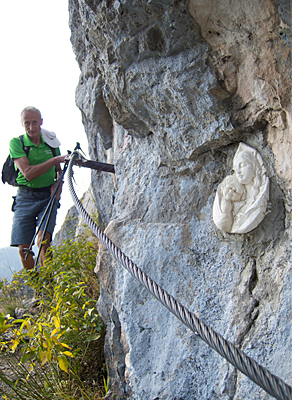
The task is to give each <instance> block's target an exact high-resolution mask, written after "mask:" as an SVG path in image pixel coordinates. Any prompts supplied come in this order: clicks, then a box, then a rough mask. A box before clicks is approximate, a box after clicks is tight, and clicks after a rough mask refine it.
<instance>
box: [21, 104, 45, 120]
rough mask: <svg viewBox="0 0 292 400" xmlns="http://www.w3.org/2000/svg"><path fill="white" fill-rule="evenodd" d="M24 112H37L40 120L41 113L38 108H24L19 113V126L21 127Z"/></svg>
mask: <svg viewBox="0 0 292 400" xmlns="http://www.w3.org/2000/svg"><path fill="white" fill-rule="evenodd" d="M26 111H35V112H37V113H38V114H39V116H40V119H42V114H41V112H40V110H39V109H38V108H36V107H32V106H28V107H25V108H24V109H23V110H22V111H21V114H20V122H21V125H23V114H24V113H25V112H26Z"/></svg>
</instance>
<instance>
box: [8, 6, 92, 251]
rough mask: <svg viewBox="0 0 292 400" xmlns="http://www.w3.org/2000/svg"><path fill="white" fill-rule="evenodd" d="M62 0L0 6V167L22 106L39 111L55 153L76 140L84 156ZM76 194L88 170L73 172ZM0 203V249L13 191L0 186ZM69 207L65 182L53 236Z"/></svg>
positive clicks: (76, 74)
mask: <svg viewBox="0 0 292 400" xmlns="http://www.w3.org/2000/svg"><path fill="white" fill-rule="evenodd" d="M68 21H69V14H68V1H67V0H50V1H47V0H26V1H23V0H14V1H4V0H1V3H0V45H1V62H0V76H1V94H0V102H1V107H0V110H1V111H0V112H1V133H2V134H1V147H0V165H1V170H2V165H3V163H4V161H5V160H6V157H7V155H8V152H9V148H8V147H9V141H10V139H11V138H12V137H14V136H19V135H20V134H22V133H24V130H23V127H22V126H21V123H20V117H19V115H20V112H21V110H22V109H23V108H24V107H26V106H34V107H37V108H39V109H40V110H41V113H42V116H43V120H44V123H43V127H44V128H46V129H48V130H51V131H54V132H55V133H56V134H57V137H58V138H59V140H60V141H61V153H62V154H66V153H67V150H74V147H75V145H76V142H77V141H78V142H80V144H81V148H82V149H83V151H84V152H85V153H86V154H88V143H87V139H86V135H85V132H84V128H83V125H82V123H81V113H80V111H79V109H78V108H77V107H76V105H75V89H76V86H77V84H78V79H79V74H80V71H79V67H78V64H77V62H76V61H75V55H74V53H73V50H72V46H71V42H70V29H69V26H68ZM74 171H76V172H75V173H74V175H75V180H76V183H77V185H78V186H77V189H76V191H77V194H78V196H79V195H80V196H81V195H82V193H83V192H84V191H85V190H86V189H87V187H88V185H89V181H90V170H89V169H87V168H83V169H82V168H77V167H75V168H74ZM0 187H1V197H0V198H1V202H0V205H1V206H0V223H1V224H0V226H1V228H0V247H6V246H9V245H10V233H11V225H12V217H13V213H12V212H11V204H12V198H11V196H12V195H15V194H16V191H17V189H16V188H13V187H12V186H9V185H8V184H5V185H3V183H2V181H0ZM72 205H73V201H72V200H71V196H70V193H69V191H68V186H67V183H66V178H65V185H64V190H63V195H62V199H61V209H60V210H59V215H58V218H57V227H56V231H55V232H57V231H58V230H59V228H60V226H61V224H62V222H63V219H64V217H65V216H66V213H67V210H68V209H69V208H70V207H71V206H72Z"/></svg>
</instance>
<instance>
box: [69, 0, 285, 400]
mask: <svg viewBox="0 0 292 400" xmlns="http://www.w3.org/2000/svg"><path fill="white" fill-rule="evenodd" d="M69 11H70V28H71V31H72V37H71V40H72V44H73V48H74V51H75V54H76V59H77V61H78V63H79V66H80V70H81V75H80V82H79V85H78V87H77V91H76V102H77V105H78V107H79V108H80V110H81V112H82V117H83V123H84V126H85V129H86V133H87V136H88V142H89V150H90V157H91V158H92V159H96V160H99V161H103V162H111V163H114V164H115V170H116V174H115V176H112V175H111V174H106V173H97V172H93V173H92V187H93V194H94V200H95V203H96V206H97V209H98V212H99V217H100V220H101V221H102V222H103V223H104V225H105V227H106V233H107V235H108V236H109V238H110V239H111V240H112V241H113V242H114V243H115V244H116V245H117V246H119V247H120V248H121V250H122V251H123V252H124V253H125V254H126V255H127V256H128V257H129V258H130V259H131V260H133V261H134V262H135V263H136V264H137V265H138V266H139V267H140V268H141V269H142V270H143V271H145V272H146V273H147V274H149V276H150V277H151V278H152V279H153V280H155V281H156V282H157V283H158V284H159V285H161V286H162V287H163V288H164V289H165V290H167V291H168V293H170V294H171V295H173V296H174V297H175V298H176V299H177V300H179V301H180V302H181V303H182V304H183V305H184V306H186V307H187V308H188V309H189V310H190V311H192V312H194V313H195V314H196V315H198V316H199V317H200V318H201V319H202V320H203V321H204V322H205V323H207V324H208V325H209V326H211V327H212V328H213V329H214V330H215V331H217V332H219V333H220V334H221V335H222V336H224V337H225V338H226V339H228V340H230V341H231V342H234V343H235V344H236V345H237V346H238V347H239V348H241V349H242V350H243V351H244V352H245V353H246V354H248V355H249V356H251V357H252V358H254V359H255V360H256V361H257V362H258V363H260V364H261V365H263V366H265V367H266V368H267V369H269V370H270V372H272V373H273V374H275V375H277V376H279V377H281V378H282V379H283V380H284V381H285V382H286V383H288V384H290V385H292V359H291V346H292V333H291V319H292V308H291V304H292V294H291V293H292V291H291V289H292V267H291V265H292V262H291V261H292V255H291V247H290V242H291V235H292V230H291V205H292V203H291V189H292V175H291V174H292V173H291V155H292V144H291V124H292V122H291V111H292V104H291V89H292V83H291V79H292V76H291V4H290V1H289V0H281V1H276V0H273V1H272V0H261V1H257V0H247V1H245V2H242V1H239V0H235V1H231V2H230V1H227V0H210V1H208V2H205V1H203V0H190V1H185V0H181V1H177V0H168V1H164V0H159V1H158V0H149V1H143V0H120V1H119V0H103V1H99V0H70V1H69ZM239 142H243V143H245V144H247V145H249V146H251V147H253V148H255V149H256V150H257V151H258V152H259V154H260V155H261V157H262V158H263V161H264V164H265V166H266V169H267V172H266V173H267V176H268V178H269V181H270V195H269V199H270V203H269V207H268V211H267V215H266V216H265V218H264V219H263V221H262V222H261V223H260V225H259V226H258V227H257V228H256V229H254V230H252V231H251V232H249V233H246V234H232V233H231V234H229V233H225V232H221V231H220V230H219V229H218V228H217V227H216V225H215V224H214V222H213V220H212V205H213V202H214V198H215V194H216V190H217V188H218V185H219V184H220V182H222V180H223V179H224V177H226V176H227V175H230V174H231V173H232V160H233V157H234V155H235V152H236V150H237V148H238V143H239ZM96 270H97V274H98V276H99V279H100V284H101V297H100V301H99V305H98V306H99V310H100V313H101V315H102V317H103V319H104V320H105V322H106V323H107V326H108V331H107V342H106V348H105V352H106V358H107V363H108V365H109V367H110V375H111V385H112V386H111V395H109V398H115V399H117V398H120V399H123V398H129V399H133V400H134V399H135V400H138V399H139V400H146V399H147V400H148V399H149V400H150V399H151V400H152V399H167V400H175V399H176V400H178V399H184V400H188V399H200V400H201V399H210V400H215V399H224V400H225V399H226V400H227V399H228V400H230V399H233V400H241V399H246V400H247V399H249V400H250V399H257V400H260V399H269V398H271V396H269V395H268V394H267V393H266V392H265V391H264V390H262V389H261V388H260V387H258V386H257V385H256V384H254V383H253V382H252V381H251V380H249V379H248V378H247V377H246V376H245V375H243V374H241V373H240V372H238V371H237V370H236V369H235V368H234V367H233V366H232V365H230V364H229V363H228V362H227V361H226V360H225V359H223V358H222V357H221V356H219V355H218V354H217V353H216V352H215V351H214V350H212V349H211V348H209V347H208V346H207V345H206V344H205V343H204V342H203V341H202V340H200V339H199V338H198V336H196V335H195V334H193V333H192V332H191V331H190V330H189V329H188V328H186V327H185V326H184V325H183V324H182V323H180V322H179V321H178V320H177V319H176V318H175V317H174V316H173V315H172V314H171V313H170V312H169V311H168V310H167V309H166V308H164V307H163V306H162V305H161V304H160V303H159V302H158V301H157V300H155V299H154V298H153V297H152V296H151V295H150V294H149V293H148V292H147V290H146V289H144V288H143V287H142V286H141V285H140V283H138V282H137V281H136V280H135V279H134V278H133V277H132V276H131V275H130V274H129V273H128V272H127V271H125V269H124V268H123V267H122V266H121V264H120V263H119V262H118V261H116V260H115V259H114V258H113V257H112V256H111V255H110V254H109V252H108V251H107V250H105V249H104V248H101V249H100V252H99V255H98V261H97V268H96Z"/></svg>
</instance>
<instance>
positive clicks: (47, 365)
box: [0, 238, 107, 399]
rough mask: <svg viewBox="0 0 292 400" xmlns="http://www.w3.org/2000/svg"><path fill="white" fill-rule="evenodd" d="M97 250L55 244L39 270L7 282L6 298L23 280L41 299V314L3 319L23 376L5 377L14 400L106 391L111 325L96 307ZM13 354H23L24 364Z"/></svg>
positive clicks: (6, 352)
mask: <svg viewBox="0 0 292 400" xmlns="http://www.w3.org/2000/svg"><path fill="white" fill-rule="evenodd" d="M96 253H97V249H96V245H95V244H94V243H92V242H89V241H86V240H84V239H81V238H79V239H75V240H69V241H65V242H63V244H62V245H61V246H59V247H58V248H52V250H51V254H50V255H49V257H47V259H46V262H45V264H44V266H43V267H41V268H40V270H39V273H38V274H36V273H35V272H30V271H24V272H23V273H22V274H20V277H19V279H14V280H13V281H12V283H11V284H8V283H7V282H6V284H5V285H3V286H2V289H1V292H2V296H4V297H5V296H6V295H7V293H10V292H11V291H12V292H13V291H15V292H16V293H17V291H19V290H21V285H20V284H19V282H21V280H22V281H23V282H24V283H25V284H26V285H29V286H31V287H32V288H33V289H34V290H35V292H36V293H38V294H39V298H40V300H39V304H38V310H39V311H38V313H37V314H36V315H30V314H29V313H28V314H27V315H25V316H24V317H23V318H22V319H21V320H16V319H13V318H12V316H11V315H10V316H7V317H4V316H3V314H2V316H1V317H0V333H1V332H2V333H3V332H5V330H6V331H7V329H6V328H7V326H9V325H10V327H9V329H12V331H13V336H12V338H11V339H9V340H6V341H5V340H2V350H1V354H0V355H1V357H6V362H7V363H8V362H9V365H10V369H13V371H14V373H15V374H16V375H17V376H18V380H17V382H16V383H15V382H10V381H9V380H7V378H6V377H5V376H3V374H2V376H1V375H0V379H2V380H3V381H5V383H6V385H8V386H9V387H10V389H11V394H10V397H9V398H10V399H14V398H15V399H20V398H26V399H33V398H36V397H33V396H34V394H33V393H38V396H39V397H37V398H44V399H45V398H50V399H87V398H88V399H97V398H100V397H101V396H102V395H103V394H105V389H104V387H103V386H104V382H107V379H106V378H104V376H106V368H105V364H104V358H103V343H104V336H105V327H104V324H103V322H102V320H101V318H100V316H99V315H98V313H97V310H96V302H97V300H98V297H99V286H98V281H97V278H96V275H95V273H94V267H95V261H96ZM1 318H2V319H1ZM5 320H6V321H5ZM1 321H2V322H1ZM1 323H2V325H1ZM11 325H12V326H11ZM1 326H2V330H1ZM11 353H14V354H15V356H16V355H18V356H19V357H18V358H19V360H20V364H19V366H18V361H16V359H17V357H14V358H13V357H11ZM24 371H25V373H24ZM32 387H33V388H34V390H32ZM40 391H41V394H42V396H43V397H41V395H40ZM0 393H1V389H0ZM11 396H15V397H11ZM17 396H18V397H17ZM21 396H23V397H21ZM29 396H31V397H29Z"/></svg>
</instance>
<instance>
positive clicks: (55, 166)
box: [9, 107, 66, 270]
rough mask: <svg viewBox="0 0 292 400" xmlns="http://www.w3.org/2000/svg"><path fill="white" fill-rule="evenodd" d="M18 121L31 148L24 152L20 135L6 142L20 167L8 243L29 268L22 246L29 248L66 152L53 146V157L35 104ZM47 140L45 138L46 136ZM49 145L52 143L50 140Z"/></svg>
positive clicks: (46, 240) (49, 230) (51, 225)
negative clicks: (9, 242)
mask: <svg viewBox="0 0 292 400" xmlns="http://www.w3.org/2000/svg"><path fill="white" fill-rule="evenodd" d="M21 122H22V125H23V126H24V129H25V132H26V133H25V134H24V136H23V143H24V146H29V147H30V150H29V153H28V156H26V153H25V151H24V150H23V145H22V143H21V140H20V138H19V137H15V138H13V139H11V141H10V143H9V151H10V156H11V158H12V159H13V161H14V163H15V165H16V167H17V168H18V169H19V173H18V177H17V179H16V181H17V183H18V185H19V188H18V190H17V195H16V199H15V203H14V204H13V211H14V217H13V224H12V232H11V246H15V247H16V246H18V251H19V255H20V257H21V261H22V265H23V267H24V268H25V269H27V270H30V269H32V268H34V259H33V257H32V255H31V254H29V255H28V256H27V258H26V259H25V257H26V253H25V252H24V251H23V249H25V248H28V247H29V245H30V242H31V241H32V239H33V236H34V234H35V231H36V227H37V226H38V224H39V222H40V221H41V219H42V216H43V215H44V212H45V210H46V208H47V205H48V203H49V201H50V197H51V196H52V195H53V193H54V190H55V188H56V185H57V179H59V178H60V175H61V167H60V163H63V162H64V159H65V157H66V156H61V155H60V150H59V148H56V151H55V152H56V157H54V155H53V153H52V149H51V148H50V146H49V145H48V144H47V143H46V141H45V140H44V137H43V136H44V135H42V132H41V125H42V123H43V119H42V116H41V113H40V111H39V110H38V109H37V108H35V107H26V108H25V109H24V110H23V111H22V112H21ZM46 140H47V141H48V139H46ZM53 142H54V140H53ZM56 142H58V144H59V141H58V139H57V138H55V144H56ZM50 145H51V147H55V146H52V144H51V143H50ZM59 198H60V193H59V194H58V197H57V198H56V200H55V203H54V207H53V210H52V213H51V217H50V222H49V224H48V226H47V231H46V233H45V236H44V243H43V244H42V247H41V251H40V257H39V261H40V264H41V265H42V264H43V262H44V258H45V254H46V251H47V249H48V247H49V246H50V243H51V240H52V234H53V231H54V227H55V224H56V216H57V209H58V208H59V207H60V204H59ZM45 223H46V219H44V221H43V223H42V226H41V227H40V231H39V232H38V235H37V245H38V247H40V245H41V242H42V237H43V233H44V226H45Z"/></svg>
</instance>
